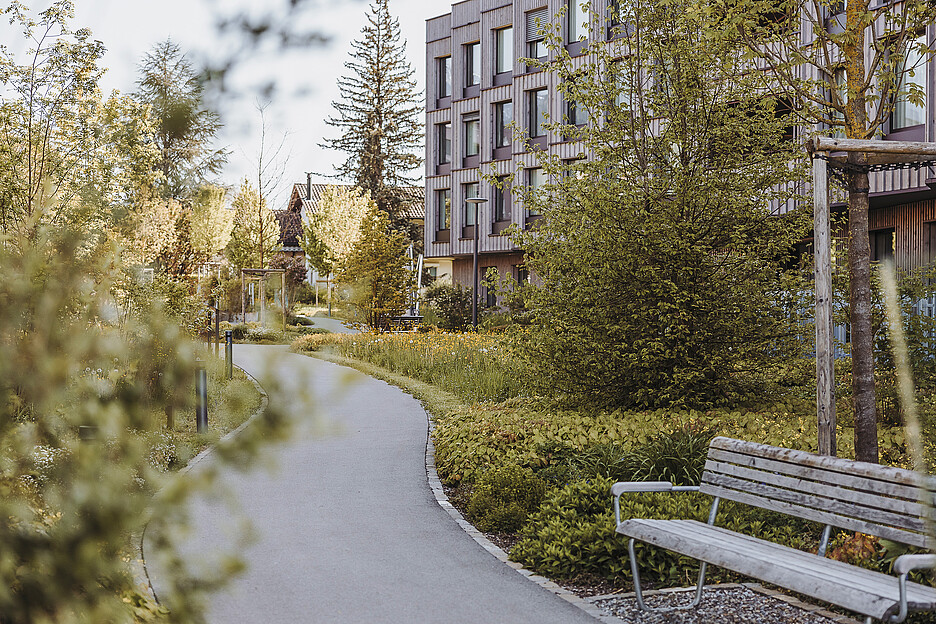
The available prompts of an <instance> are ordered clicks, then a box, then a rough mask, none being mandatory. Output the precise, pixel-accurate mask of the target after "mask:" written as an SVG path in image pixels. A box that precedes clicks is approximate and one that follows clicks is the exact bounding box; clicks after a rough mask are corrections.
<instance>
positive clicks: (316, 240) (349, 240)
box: [300, 186, 377, 275]
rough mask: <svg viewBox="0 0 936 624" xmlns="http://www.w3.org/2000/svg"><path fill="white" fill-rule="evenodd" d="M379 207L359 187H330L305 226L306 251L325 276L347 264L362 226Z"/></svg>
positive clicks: (312, 262)
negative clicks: (345, 262)
mask: <svg viewBox="0 0 936 624" xmlns="http://www.w3.org/2000/svg"><path fill="white" fill-rule="evenodd" d="M376 207H377V204H376V203H375V202H374V200H373V199H371V197H370V193H368V192H367V191H364V190H361V189H359V188H356V187H347V186H329V187H327V188H326V189H325V193H324V194H323V197H322V200H321V201H320V202H319V203H318V205H317V206H316V207H315V212H314V213H311V214H307V215H305V217H304V220H303V224H302V240H301V241H300V244H301V245H302V249H303V251H305V253H306V256H307V257H308V258H309V263H310V264H311V265H312V266H313V267H314V268H315V269H316V270H318V271H319V273H321V274H322V275H330V274H332V273H334V272H335V270H336V268H337V267H338V266H340V265H341V263H342V262H344V260H345V258H347V257H348V254H349V253H351V250H352V249H353V247H354V244H355V243H356V242H357V240H358V238H359V237H360V235H361V223H362V222H363V220H364V217H365V216H366V215H367V214H369V213H370V212H371V211H372V210H373V209H374V208H376Z"/></svg>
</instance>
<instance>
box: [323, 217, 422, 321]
mask: <svg viewBox="0 0 936 624" xmlns="http://www.w3.org/2000/svg"><path fill="white" fill-rule="evenodd" d="M408 247H409V241H408V240H407V239H406V237H405V236H404V235H403V233H402V232H399V231H397V230H394V229H392V228H391V227H390V219H389V218H388V217H387V214H386V213H384V212H382V211H380V210H378V209H376V208H375V207H371V208H370V209H369V210H368V212H367V214H366V215H365V216H364V218H363V220H362V222H361V233H360V237H359V238H358V240H357V242H356V243H355V244H354V246H353V248H352V249H351V251H350V253H349V254H348V256H347V257H346V258H345V259H344V261H343V262H342V263H341V265H340V267H339V268H338V274H337V276H336V281H337V283H338V284H339V286H341V287H343V288H344V289H345V291H346V292H347V294H348V298H349V302H350V303H351V305H352V306H353V307H354V308H355V310H356V311H357V315H358V318H359V319H360V320H361V321H363V323H364V324H365V325H367V326H368V327H371V328H373V329H382V328H383V327H384V326H385V324H386V321H387V317H389V316H393V315H395V314H399V313H400V312H402V311H403V310H404V309H405V308H406V307H407V305H409V297H410V293H411V292H412V289H413V272H412V270H411V269H410V259H409V258H408V257H407V255H406V250H407V248H408Z"/></svg>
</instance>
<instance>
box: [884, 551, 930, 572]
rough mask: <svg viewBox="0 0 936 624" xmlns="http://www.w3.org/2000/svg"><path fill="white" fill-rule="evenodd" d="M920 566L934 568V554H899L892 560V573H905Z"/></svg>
mask: <svg viewBox="0 0 936 624" xmlns="http://www.w3.org/2000/svg"><path fill="white" fill-rule="evenodd" d="M920 568H936V555H900V556H899V557H897V559H895V560H894V574H907V573H908V572H910V571H911V570H919V569H920Z"/></svg>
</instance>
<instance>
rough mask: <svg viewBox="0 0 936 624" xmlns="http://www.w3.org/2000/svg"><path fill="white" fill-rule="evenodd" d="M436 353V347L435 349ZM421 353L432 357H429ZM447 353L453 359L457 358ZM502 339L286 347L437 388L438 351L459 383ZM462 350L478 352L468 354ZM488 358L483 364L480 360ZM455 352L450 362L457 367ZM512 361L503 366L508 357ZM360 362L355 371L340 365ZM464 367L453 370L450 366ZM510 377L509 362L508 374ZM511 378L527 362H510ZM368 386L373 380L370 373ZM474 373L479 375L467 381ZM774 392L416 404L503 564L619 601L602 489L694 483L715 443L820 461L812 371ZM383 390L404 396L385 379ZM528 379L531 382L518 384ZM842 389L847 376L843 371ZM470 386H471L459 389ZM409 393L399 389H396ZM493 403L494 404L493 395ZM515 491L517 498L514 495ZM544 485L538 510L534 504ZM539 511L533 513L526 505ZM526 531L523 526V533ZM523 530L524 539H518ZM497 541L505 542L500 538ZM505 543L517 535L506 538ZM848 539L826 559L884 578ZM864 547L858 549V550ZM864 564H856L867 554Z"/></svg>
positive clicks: (621, 550)
mask: <svg viewBox="0 0 936 624" xmlns="http://www.w3.org/2000/svg"><path fill="white" fill-rule="evenodd" d="M431 341H438V342H437V343H436V344H435V346H432V343H431ZM427 342H428V343H429V345H428V346H427ZM453 343H454V345H455V346H454V348H453ZM510 344H511V343H510V340H509V338H508V337H506V336H505V335H503V334H493V335H487V334H481V335H478V334H471V335H465V336H455V335H451V334H432V333H430V334H426V335H413V334H399V335H368V336H357V337H355V336H335V335H324V336H307V337H302V338H300V339H299V340H297V341H296V342H294V344H293V348H294V349H296V350H299V351H301V352H318V353H326V352H331V353H334V354H340V355H342V356H343V357H347V358H358V361H366V362H368V363H369V364H368V366H370V367H372V366H374V365H376V366H384V367H385V369H387V370H394V371H396V373H397V374H403V375H414V376H416V377H418V378H420V379H422V380H423V381H426V382H428V383H438V384H440V385H441V383H444V381H443V382H433V377H432V376H431V375H429V374H428V370H429V367H427V366H426V365H425V362H423V361H422V360H423V359H424V358H425V357H426V356H427V355H429V354H431V353H432V351H433V349H437V350H438V352H439V354H440V356H439V359H438V360H437V361H435V364H436V366H438V367H441V366H442V365H443V364H446V365H449V366H453V367H458V366H461V367H462V368H465V369H466V370H467V367H466V366H465V363H466V362H468V361H471V360H472V359H473V358H479V359H484V358H486V357H489V356H490V354H491V349H490V347H491V345H498V348H499V349H500V348H503V349H505V350H504V351H503V352H502V353H497V352H494V353H495V355H496V356H497V357H500V358H505V359H507V360H510V359H511V358H514V357H515V355H514V354H512V353H510ZM469 347H473V348H474V349H475V350H476V351H477V352H476V353H474V354H472V353H471V352H470V351H469ZM482 349H487V352H483V351H481V350H482ZM453 351H454V352H455V353H457V355H458V357H457V361H456V359H455V358H454V356H453ZM507 354H509V355H507ZM343 361H354V360H343ZM458 362H460V364H459V363H458ZM501 365H502V366H506V365H507V364H506V363H502V364H501ZM510 365H512V366H515V367H516V368H515V371H516V373H515V374H516V375H517V376H518V378H523V377H524V375H525V373H524V370H523V368H522V363H521V362H517V361H516V360H512V363H511V364H510ZM365 370H367V371H368V372H370V373H371V374H374V373H375V370H376V371H379V370H380V369H375V368H366V369H365ZM472 370H474V369H472ZM777 370H778V373H777V375H776V376H775V379H774V380H773V381H774V388H773V390H772V391H771V393H770V394H769V395H767V397H766V399H769V401H767V402H766V403H765V404H761V405H756V406H748V407H746V408H744V409H737V408H736V409H731V408H717V409H708V410H685V409H683V410H680V409H674V408H660V409H656V410H627V409H623V408H620V409H613V410H612V409H599V408H584V407H582V406H581V405H576V404H569V403H568V402H566V401H564V400H563V399H562V398H561V397H557V396H552V397H543V396H530V390H529V389H528V388H524V389H523V390H522V392H519V393H518V395H519V396H513V397H511V398H507V399H504V400H490V399H489V396H490V395H485V396H478V393H477V392H465V391H464V389H463V388H461V389H460V388H459V387H455V385H454V384H453V387H451V389H450V391H451V392H453V393H458V392H461V395H460V401H459V400H454V401H446V402H442V403H438V402H436V401H435V400H434V399H433V398H431V396H429V397H428V398H427V397H426V396H423V395H420V398H421V399H423V400H424V402H425V404H426V406H427V409H429V411H430V412H431V413H433V420H434V424H435V427H434V430H433V440H434V443H435V451H436V452H435V463H436V469H437V471H438V474H439V476H440V478H441V479H442V481H443V484H444V485H446V487H447V488H448V491H449V496H450V500H452V501H453V502H454V503H455V504H456V505H458V506H459V508H460V509H461V510H462V511H463V513H464V514H465V515H466V517H468V518H469V519H471V520H472V521H473V522H475V523H476V526H478V527H479V528H482V529H483V530H488V531H491V532H493V533H496V534H497V535H496V537H495V536H492V538H494V539H498V540H501V542H500V543H504V544H505V545H507V547H508V548H510V556H511V558H512V559H513V560H515V561H518V562H520V563H522V564H523V565H525V566H526V567H528V568H529V569H531V570H534V571H536V572H537V573H540V574H543V575H546V576H548V577H550V578H553V579H555V580H563V581H568V582H571V583H572V584H573V585H575V584H579V585H584V586H590V585H594V584H596V583H604V585H602V586H603V587H607V585H606V584H607V583H611V584H612V585H613V586H615V587H620V588H627V587H628V584H629V583H630V571H629V565H628V562H627V548H626V547H627V544H626V540H623V539H621V538H619V537H618V536H617V535H616V534H615V533H614V526H613V516H612V509H611V496H610V484H611V483H613V482H614V481H616V480H670V481H673V482H676V483H682V484H692V483H698V480H699V478H700V475H701V466H702V464H703V463H704V457H705V453H706V451H707V446H708V442H709V440H710V439H711V437H712V436H714V435H726V436H730V437H736V438H742V439H748V440H756V441H759V442H764V443H767V444H773V445H777V446H784V447H788V448H797V449H802V450H809V451H815V450H816V448H817V443H818V442H817V438H818V431H817V429H818V428H817V422H816V417H815V408H814V406H813V400H814V398H813V396H814V392H815V385H814V381H812V380H813V376H814V374H815V366H814V364H813V363H812V362H811V361H810V360H808V359H804V360H790V361H788V362H786V363H785V364H784V365H783V366H779V367H778V369H777ZM377 374H381V375H384V374H386V375H387V377H386V378H387V379H390V380H391V381H395V382H396V383H401V382H400V381H399V379H400V378H399V377H397V376H396V375H393V374H390V373H379V372H378V373H377ZM433 374H434V375H438V378H440V379H443V380H445V379H449V380H450V379H452V377H451V375H448V376H447V375H445V371H444V370H443V369H442V368H438V369H433ZM526 374H529V373H526ZM838 374H839V377H842V376H844V375H847V362H844V361H843V362H842V363H841V364H840V366H839V371H838ZM463 383H466V384H467V383H469V382H463ZM403 385H404V387H407V386H406V383H404V384H403ZM494 394H496V393H494ZM933 396H934V395H933V392H932V391H931V390H927V389H925V388H924V389H922V390H921V391H920V403H921V405H922V406H924V407H923V412H924V419H925V420H927V421H928V423H929V424H928V425H926V426H925V427H924V429H925V431H926V435H927V439H936V436H933V435H932V431H934V430H936V427H934V424H936V410H934V409H932V408H931V407H927V406H929V405H931V404H934V403H936V399H933V398H932V397H933ZM849 425H850V422H849V419H848V418H847V410H846V412H845V414H844V417H843V418H842V419H840V422H839V429H838V439H839V454H840V455H842V456H849V455H851V454H852V453H853V452H854V451H853V448H852V441H853V439H854V435H853V430H852V429H851V428H850V426H849ZM881 446H882V450H883V451H884V452H883V457H884V458H885V459H886V460H887V461H888V462H889V463H891V464H894V465H899V466H902V467H907V466H908V465H909V459H908V457H907V450H906V444H905V439H904V432H903V429H902V428H901V427H900V423H899V422H892V423H890V424H886V425H885V426H882V428H881ZM521 484H523V485H521ZM537 484H543V485H545V488H546V489H545V493H544V494H543V496H542V498H541V499H539V496H538V495H536V494H535V493H536V492H537V491H538V490H539V487H540V485H537ZM531 494H532V495H533V499H539V500H540V502H539V504H538V505H536V506H532V505H531V504H530V501H531V498H530V497H531ZM710 502H711V501H710V500H709V499H707V498H706V497H704V496H697V495H689V496H681V495H680V496H674V495H666V494H644V495H638V496H633V497H626V499H625V500H622V510H623V513H624V516H625V517H628V516H631V517H639V516H641V515H642V516H654V517H690V518H700V519H702V520H705V519H706V517H707V514H708V507H709V504H710ZM520 518H524V520H523V521H521V520H520ZM719 523H720V524H721V525H723V526H728V527H730V528H732V529H734V530H739V531H742V532H747V533H750V534H753V535H758V536H761V537H764V538H766V539H771V540H774V541H778V542H780V543H783V544H786V545H790V546H793V547H796V548H802V549H806V550H809V549H814V548H816V546H817V545H818V540H819V536H820V533H821V527H818V526H814V525H812V524H809V523H805V522H801V521H798V520H791V519H789V518H787V517H785V516H779V515H776V514H771V513H768V512H764V511H760V510H756V509H749V508H745V507H743V506H739V505H731V504H728V505H725V506H723V507H722V512H721V514H720V520H719ZM518 525H520V527H521V528H519V530H517V529H516V527H517V526H518ZM505 531H506V532H507V533H506V534H505ZM512 532H513V534H512V535H511V533H512ZM854 539H855V538H854V537H853V536H851V535H850V534H844V533H842V534H839V535H837V536H835V537H834V540H833V545H832V549H833V551H834V552H833V556H836V557H840V558H843V559H846V560H849V561H851V562H853V563H862V565H866V566H868V567H872V568H874V569H879V570H883V571H886V570H887V568H888V565H889V563H888V562H889V561H892V560H893V558H894V557H895V556H896V554H899V553H891V552H888V551H887V545H886V544H881V543H880V542H878V541H876V540H871V542H869V543H868V544H866V546H867V548H864V549H863V550H862V549H861V548H859V547H858V546H856V545H855V544H854V543H853V541H854ZM859 546H860V545H859ZM862 553H863V554H862ZM637 555H638V557H639V558H640V559H641V565H642V569H643V570H644V571H645V579H646V581H647V582H648V584H650V585H653V586H656V587H667V586H674V585H685V584H689V583H691V582H693V581H694V575H695V573H696V571H697V570H698V568H697V565H696V564H694V562H692V561H691V560H689V559H686V558H683V557H678V556H676V555H673V554H671V553H667V552H665V551H660V550H657V549H653V548H650V547H647V546H640V547H638V550H637ZM710 578H711V580H713V581H729V580H730V581H737V580H741V579H740V577H737V576H736V575H732V574H730V573H725V572H723V571H715V572H714V573H713V575H712V576H711V577H710Z"/></svg>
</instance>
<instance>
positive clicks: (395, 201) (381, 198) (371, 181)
mask: <svg viewBox="0 0 936 624" xmlns="http://www.w3.org/2000/svg"><path fill="white" fill-rule="evenodd" d="M389 4H390V3H389V0H375V1H374V2H373V3H372V4H371V5H370V8H369V11H368V13H367V24H365V26H364V28H363V29H362V30H361V38H360V39H357V40H355V41H353V42H352V44H351V46H352V52H351V60H350V61H347V62H346V63H345V68H346V69H347V70H348V74H346V75H345V76H342V77H341V78H340V79H339V80H338V87H339V89H340V91H341V99H340V100H338V101H335V102H333V103H332V106H334V108H335V110H336V112H337V115H336V116H333V117H329V118H328V124H329V125H331V126H333V127H334V128H336V129H337V130H338V132H340V136H338V137H337V138H334V139H329V140H326V141H325V143H324V144H323V147H329V148H332V149H336V150H338V151H340V152H343V153H344V154H345V155H346V159H345V161H344V162H343V163H341V164H340V165H337V166H336V167H335V169H336V171H337V173H338V174H339V176H341V177H344V178H347V179H349V180H351V181H352V182H353V183H354V184H355V186H357V187H359V188H361V189H364V190H365V191H368V192H369V193H370V194H371V197H372V198H374V200H375V201H376V202H377V206H378V207H379V208H380V209H381V210H383V211H385V212H387V214H388V215H389V216H390V220H391V224H392V225H393V226H394V227H395V228H397V229H400V230H402V231H405V232H407V235H408V236H409V237H410V239H412V240H414V241H415V240H416V238H418V236H416V232H415V230H414V229H413V227H412V225H411V224H409V223H408V222H407V221H406V219H405V218H404V216H403V214H402V205H403V203H404V198H403V196H402V195H401V194H400V192H399V189H401V188H402V187H404V186H407V185H411V184H413V183H414V180H415V178H414V177H413V173H412V172H414V171H415V170H416V169H417V168H418V167H419V166H420V165H421V164H422V157H421V156H420V155H419V153H420V151H421V147H422V145H423V140H424V137H423V124H422V122H421V116H422V112H423V110H422V97H421V94H420V92H419V90H418V88H417V86H416V80H415V77H414V71H413V68H412V66H410V64H409V62H408V61H407V60H406V56H405V50H406V44H405V42H401V41H400V23H399V20H397V19H396V18H394V17H393V16H392V15H391V14H390V7H389Z"/></svg>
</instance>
